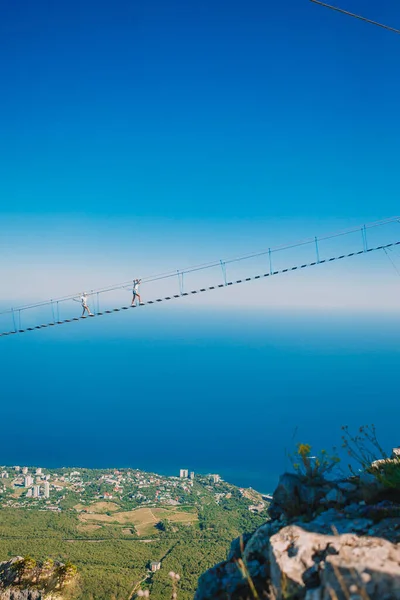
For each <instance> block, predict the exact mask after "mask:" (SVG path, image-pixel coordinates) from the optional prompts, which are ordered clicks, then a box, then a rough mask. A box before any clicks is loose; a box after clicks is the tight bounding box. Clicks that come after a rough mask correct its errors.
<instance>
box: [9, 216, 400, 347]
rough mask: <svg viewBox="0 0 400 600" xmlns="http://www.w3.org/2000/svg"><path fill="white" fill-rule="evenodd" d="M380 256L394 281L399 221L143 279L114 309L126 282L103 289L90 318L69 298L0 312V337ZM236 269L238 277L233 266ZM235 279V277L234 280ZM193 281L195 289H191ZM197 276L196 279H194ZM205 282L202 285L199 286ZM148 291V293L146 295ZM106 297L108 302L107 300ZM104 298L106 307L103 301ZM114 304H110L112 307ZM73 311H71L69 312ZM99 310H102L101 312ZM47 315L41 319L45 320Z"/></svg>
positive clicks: (94, 293)
mask: <svg viewBox="0 0 400 600" xmlns="http://www.w3.org/2000/svg"><path fill="white" fill-rule="evenodd" d="M378 251H381V252H382V253H384V254H385V255H386V256H387V258H388V259H389V261H390V262H391V265H392V266H393V267H394V269H395V270H396V272H397V274H398V275H399V276H400V268H399V267H398V266H397V264H396V259H398V258H400V254H397V252H400V217H392V218H390V219H386V220H383V221H377V222H374V223H368V224H366V225H362V226H359V227H354V228H351V229H347V230H341V231H338V232H335V233H331V234H328V235H324V236H320V237H318V236H314V237H311V238H307V239H305V240H300V241H297V242H293V243H291V244H288V245H283V246H277V247H273V248H266V249H264V250H261V251H259V252H254V253H251V254H246V255H243V256H239V257H236V258H230V259H227V260H223V259H219V260H217V261H214V262H210V263H205V264H200V265H195V266H192V267H188V268H186V269H183V270H174V271H170V272H166V273H161V274H158V275H153V276H149V277H142V279H141V282H142V286H143V293H142V296H143V298H144V297H145V298H146V299H145V300H144V301H142V302H140V304H138V305H136V304H133V305H132V306H131V305H126V303H125V305H121V301H120V303H119V305H117V306H115V304H116V302H117V300H118V298H119V296H120V292H121V291H122V290H124V291H132V285H133V284H132V279H131V280H129V281H125V282H123V283H119V284H115V285H112V286H108V287H105V288H100V289H95V290H90V291H88V305H89V306H90V308H91V310H92V311H93V314H91V315H87V316H86V315H82V316H76V315H75V316H74V314H73V313H74V312H75V311H76V305H73V301H76V300H77V298H78V297H79V296H80V295H81V294H82V292H80V293H79V294H71V295H69V296H63V297H60V298H55V299H51V300H47V301H43V302H38V303H34V304H29V305H25V306H20V307H17V308H10V309H8V310H3V311H1V312H0V326H1V327H2V328H3V325H2V324H3V323H4V325H5V324H6V323H7V322H8V323H9V326H8V329H5V330H3V331H1V332H0V337H5V336H9V335H15V334H20V333H27V332H30V331H36V330H39V329H43V328H49V327H54V326H58V325H64V324H70V323H74V322H79V321H84V320H86V319H93V318H97V317H101V316H105V315H110V314H113V313H117V312H120V311H129V310H132V309H136V310H138V309H139V307H140V310H141V309H142V307H145V306H150V305H153V304H159V303H160V302H169V301H173V300H178V299H181V298H185V297H188V296H193V295H196V294H204V293H207V292H211V291H213V290H218V289H221V288H227V287H231V286H237V285H241V284H244V283H248V282H251V281H258V280H265V279H267V278H271V277H275V276H277V275H283V274H289V273H293V272H295V271H302V270H304V269H308V268H311V267H322V266H323V265H327V264H329V263H333V262H334V261H337V262H339V261H343V260H345V259H350V258H352V257H357V256H361V255H370V254H371V253H376V252H378ZM239 266H240V267H241V269H240V274H239V277H238V267H239ZM235 275H236V276H235ZM193 276H196V278H197V280H199V279H202V281H201V282H199V281H197V283H198V284H199V285H197V286H196V287H194V286H193V287H192V286H191V278H193ZM199 276H201V277H199ZM205 283H207V284H205ZM152 291H153V294H154V295H152ZM110 297H111V298H112V301H111V300H110ZM107 298H108V302H107ZM112 302H114V305H113V304H112ZM73 306H75V310H74V309H73ZM103 306H104V308H103ZM46 316H47V319H46Z"/></svg>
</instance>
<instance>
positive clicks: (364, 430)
mask: <svg viewBox="0 0 400 600" xmlns="http://www.w3.org/2000/svg"><path fill="white" fill-rule="evenodd" d="M342 431H343V435H342V448H344V449H345V450H346V451H347V454H348V456H350V458H352V459H353V460H354V461H356V462H357V463H358V464H359V465H360V466H361V468H362V470H363V471H369V469H370V467H371V464H372V463H373V462H375V461H376V460H378V459H384V460H386V459H387V458H388V455H387V454H386V452H385V451H384V449H383V448H382V446H381V444H380V443H379V441H378V438H377V435H376V429H375V425H362V426H361V427H360V429H359V430H358V433H357V435H352V434H351V433H350V432H349V428H348V426H347V425H344V426H343V427H342ZM349 469H350V471H351V472H352V473H353V474H354V471H353V468H352V466H351V465H349Z"/></svg>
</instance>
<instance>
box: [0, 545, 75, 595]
mask: <svg viewBox="0 0 400 600" xmlns="http://www.w3.org/2000/svg"><path fill="white" fill-rule="evenodd" d="M75 578H76V567H75V566H74V565H71V564H63V563H60V562H56V561H52V560H50V559H49V560H46V561H43V562H41V563H38V562H36V561H35V560H34V559H33V558H31V557H29V556H28V557H25V558H23V557H22V556H16V557H15V558H12V559H10V560H8V561H5V562H2V563H0V600H62V599H63V591H64V590H65V589H66V588H67V587H71V584H73V582H74V581H75Z"/></svg>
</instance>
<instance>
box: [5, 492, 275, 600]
mask: <svg viewBox="0 0 400 600" xmlns="http://www.w3.org/2000/svg"><path fill="white" fill-rule="evenodd" d="M198 489H199V491H201V494H200V492H199V496H198V497H199V502H198V505H197V507H196V510H197V512H198V521H196V523H195V524H192V525H187V524H180V523H170V522H169V521H168V519H166V520H164V521H162V522H160V523H159V524H158V526H157V528H155V529H154V534H153V535H151V536H150V537H149V536H146V537H147V539H140V537H139V536H138V535H135V534H133V535H132V533H131V532H130V530H127V529H126V528H124V527H122V526H121V525H118V524H113V523H112V524H107V525H105V524H104V525H103V526H101V525H97V526H96V527H97V528H96V529H94V530H90V529H88V530H83V531H82V526H81V521H80V520H79V515H78V513H77V511H76V510H74V509H73V508H72V502H68V503H66V506H68V508H65V509H64V510H63V511H61V512H55V513H52V512H49V511H45V510H39V509H26V508H25V509H23V508H21V509H19V508H1V509H0V560H7V559H9V558H11V557H14V556H22V557H24V556H27V555H29V556H32V557H33V558H34V559H36V560H38V561H41V560H45V559H47V558H51V559H53V560H57V561H61V562H64V563H65V562H71V563H73V564H74V565H76V567H77V569H78V579H77V585H76V586H75V587H74V590H73V592H72V591H70V594H68V595H71V597H73V598H76V599H79V600H128V599H130V598H133V597H135V592H136V591H137V590H138V589H143V590H145V589H148V590H149V591H150V598H151V599H152V600H165V599H166V598H169V597H170V595H171V593H172V587H171V578H170V577H169V576H168V573H169V572H170V571H174V572H175V573H178V574H179V575H180V580H179V583H178V599H179V600H189V599H190V600H191V599H192V598H193V595H194V591H195V589H196V584H197V580H198V577H199V575H200V574H201V573H202V572H203V571H204V570H206V569H207V568H209V567H211V566H212V565H214V564H215V563H217V562H219V561H221V560H223V559H224V558H225V557H226V554H227V552H228V549H229V545H230V542H231V541H232V539H233V538H235V537H237V536H238V535H240V534H241V533H243V532H244V531H252V530H254V529H255V528H256V527H257V526H259V525H260V524H262V523H263V522H264V521H265V519H266V515H265V514H261V515H255V514H253V513H252V512H250V511H249V510H248V505H249V503H250V502H249V501H248V500H246V499H244V498H243V497H242V496H241V495H240V493H239V491H238V490H237V488H234V487H233V486H230V488H229V489H230V490H231V491H230V493H229V494H228V496H229V498H226V497H225V498H223V499H221V501H220V502H219V503H217V502H216V501H215V499H214V496H213V493H212V492H211V491H207V489H205V487H204V486H200V485H199V488H198ZM71 500H72V498H71ZM121 508H122V507H121ZM187 510H193V508H192V509H187ZM150 561H161V562H162V565H161V569H160V570H159V571H157V572H155V573H151V572H150V571H149V565H150Z"/></svg>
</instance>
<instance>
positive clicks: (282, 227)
mask: <svg viewBox="0 0 400 600" xmlns="http://www.w3.org/2000/svg"><path fill="white" fill-rule="evenodd" d="M341 6H342V7H343V8H346V9H347V10H350V11H354V12H358V13H362V14H363V15H365V16H366V17H369V18H371V19H375V20H378V21H381V22H384V23H387V24H389V25H392V26H394V27H400V5H399V4H397V3H394V2H392V1H391V0H380V1H379V2H378V1H376V0H374V1H372V0H341ZM399 53H400V36H398V35H396V34H393V33H390V32H388V31H384V30H381V29H379V28H377V27H373V26H371V25H367V24H365V23H361V22H359V21H356V20H354V19H351V18H349V17H345V16H343V15H340V14H338V13H335V12H332V11H330V10H327V9H324V8H322V7H320V6H317V5H315V4H312V3H311V2H309V1H308V0H287V1H286V2H285V1H279V2H266V1H265V0H246V1H244V0H242V1H239V0H229V1H228V0H202V1H200V0H190V1H187V0H170V1H168V2H166V1H165V0H146V2H138V1H137V0H129V1H128V0H116V1H115V2H109V1H105V0H96V2H94V1H93V0H86V1H85V2H78V1H77V0H69V1H68V2H66V1H60V2H52V1H50V0H47V1H46V0H37V1H36V2H31V1H30V0H29V1H28V0H20V1H19V2H11V1H7V2H6V3H3V5H2V7H1V8H0V86H1V89H2V93H1V95H0V131H1V137H0V216H1V219H0V250H1V254H2V261H1V264H0V277H1V280H2V292H1V297H0V304H1V306H2V307H9V306H18V305H19V304H24V303H26V302H30V301H31V300H38V299H47V298H51V297H55V296H62V295H64V294H68V293H75V292H78V291H80V290H82V289H84V288H87V289H92V288H96V287H101V286H103V285H108V284H112V283H114V282H118V281H126V280H128V279H130V278H132V277H133V276H136V275H138V276H145V275H148V274H152V273H157V272H159V271H163V270H166V269H167V270H170V269H174V268H179V267H182V266H187V265H190V264H192V263H200V262H204V261H209V260H213V259H219V258H226V257H230V256H235V255H237V254H240V253H246V252H248V251H252V250H258V249H261V248H265V247H268V246H275V245H277V244H281V243H285V242H290V241H292V240H293V239H297V238H303V237H308V236H312V235H315V234H324V233H327V232H330V231H333V230H336V229H338V228H342V227H343V228H346V227H350V226H353V225H358V224H362V223H364V222H369V221H374V220H378V219H382V218H386V217H390V216H394V215H396V214H398V213H399V212H400V211H399V207H398V164H399V155H398V154H399V139H400V121H399V119H398V107H399V100H400V79H399V77H398V59H399ZM398 227H399V231H400V224H399V226H398ZM339 253H340V252H339ZM364 258H365V260H364ZM399 259H400V256H399ZM357 261H358V262H357ZM398 262H399V264H400V260H398ZM257 285H258V287H257V286H256V285H254V286H249V288H246V290H245V289H244V288H243V289H241V290H238V291H237V292H232V293H231V290H229V291H224V293H221V294H219V295H218V294H216V295H215V296H214V297H213V298H212V299H210V300H208V299H204V300H202V301H201V302H197V304H196V300H194V299H192V300H191V301H190V303H189V302H188V303H187V307H188V309H187V315H186V317H185V319H186V321H185V323H188V324H189V323H190V322H194V321H195V320H196V318H197V317H196V311H201V310H202V309H203V307H205V308H207V310H210V309H215V310H217V309H218V310H220V309H224V308H226V307H229V308H230V309H231V310H232V311H233V313H234V312H235V310H236V311H237V312H238V313H240V315H239V316H240V318H239V320H238V323H239V322H240V323H242V325H243V327H246V313H245V310H246V307H250V308H251V307H254V309H257V310H264V309H270V308H275V309H277V308H279V309H280V310H282V309H288V310H289V311H290V312H291V314H292V315H295V314H297V312H298V310H299V309H300V308H301V309H305V310H308V311H310V309H313V310H315V309H318V310H319V311H322V312H324V313H325V314H327V315H329V314H330V311H332V309H341V310H342V311H345V312H346V311H347V312H349V313H357V312H360V311H364V312H365V311H367V312H368V313H371V314H372V315H375V316H373V317H372V318H373V319H375V321H374V323H375V326H376V324H377V323H379V319H380V317H381V315H382V313H384V312H385V313H390V312H393V311H397V310H398V309H397V307H398V301H397V298H398V294H399V285H400V278H399V277H398V276H397V275H396V272H395V271H394V269H393V268H392V266H391V265H390V263H389V261H388V260H387V258H386V257H385V256H384V255H383V254H381V255H379V256H374V257H372V256H369V257H361V259H360V260H358V259H355V260H354V261H353V262H348V263H344V262H343V263H341V264H340V265H339V266H336V265H331V266H329V267H326V268H325V267H324V269H323V270H320V271H319V272H318V273H316V272H315V273H311V272H310V273H309V272H308V271H307V273H306V272H305V271H304V273H301V274H297V275H293V276H290V277H288V278H286V279H283V278H282V279H280V280H279V281H278V280H277V279H276V280H274V282H273V285H272V281H268V282H265V283H263V284H257ZM143 292H144V293H146V289H145V288H143ZM210 298H211V296H210ZM126 300H129V296H128V295H127V296H126ZM118 303H119V301H118ZM72 304H73V303H72ZM238 305H239V306H238ZM185 306H186V304H183V303H182V304H181V305H180V307H181V308H180V310H182V311H183V310H186V309H185ZM74 308H75V309H76V308H78V309H79V307H77V306H75V307H74ZM146 310H147V309H146ZM152 310H156V309H152ZM171 310H173V311H175V312H174V315H175V316H176V309H175V308H174V309H171ZM193 311H194V312H193ZM163 314H164V313H163ZM165 314H166V315H168V314H169V313H168V312H167V313H165ZM171 314H172V313H171ZM307 314H308V318H312V317H310V312H308V313H307ZM216 315H217V313H215V314H214V315H213V319H214V320H213V321H212V322H213V323H216V322H217V321H218V319H217V317H216ZM175 316H174V318H175ZM166 318H168V317H166ZM232 318H234V317H232ZM116 322H117V321H116ZM151 322H152V321H151V319H150V320H148V321H146V323H147V325H148V327H149V330H151V327H152V326H151ZM161 322H162V321H161ZM210 322H211V321H210ZM324 322H325V321H324ZM370 322H371V321H370ZM125 323H129V324H130V325H132V324H133V323H134V317H133V316H132V315H130V316H129V317H128V316H127V318H126V321H125ZM154 323H155V324H154V328H153V329H154V331H155V330H156V329H157V331H159V327H160V320H156V321H154ZM346 323H347V325H346V327H348V323H349V322H348V321H346ZM83 325H86V323H85V324H80V325H79V326H77V327H78V329H75V330H74V331H76V332H77V333H76V335H77V336H78V337H77V338H76V340H77V343H78V344H79V341H80V340H81V341H82V343H83V342H84V341H85V338H84V337H79V336H80V335H81V336H82V335H86V334H83V333H78V331H83V330H82V329H79V327H81V326H83ZM88 326H89V327H90V328H91V329H90V331H96V332H97V334H100V335H102V334H103V333H104V336H105V337H107V335H108V333H107V332H108V331H109V329H108V326H102V325H98V324H97V323H96V326H95V324H94V323H90V325H89V324H88ZM102 327H103V329H102ZM290 327H291V328H293V327H294V331H297V330H296V327H295V326H294V325H293V321H291V326H290ZM217 330H218V328H217V326H216V325H215V328H214V332H217ZM118 331H121V332H122V331H123V326H122V325H121V328H120V329H118ZM154 331H152V333H151V335H154ZM185 331H186V332H187V333H186V335H187V341H190V325H188V326H187V328H186V329H185ZM46 333H47V332H38V333H37V334H34V335H36V336H37V337H36V338H35V339H37V340H38V349H37V351H38V352H39V349H40V340H42V339H43V336H44V335H45V334H46ZM297 334H299V332H297V333H295V334H294V335H297ZM51 335H52V337H51V338H48V339H49V340H50V339H51V344H54V348H56V349H57V350H56V351H57V352H60V360H61V361H63V362H64V364H66V365H67V366H68V368H72V365H73V364H74V354H73V352H72V350H71V349H70V350H69V351H67V350H66V349H65V348H64V346H63V344H64V343H67V342H66V341H65V340H68V339H69V335H70V334H69V333H58V334H55V333H52V334H51ZM121 335H122V333H121ZM143 335H144V334H143ZM149 335H150V334H149ZM165 335H166V336H167V337H168V336H169V333H168V332H165ZM182 335H183V334H182ZM215 335H219V334H217V333H215ZM221 335H223V334H222V333H221ZM57 336H59V337H57ZM141 339H144V338H141ZM179 339H181V338H179ZM1 343H2V344H3V341H2V342H1ZM7 343H8V342H7ZM22 343H23V342H22V341H18V342H12V344H17V346H18V344H22ZM49 343H50V342H49ZM143 343H144V342H143ZM185 343H186V342H185ZM193 343H194V344H195V342H194V341H193ZM210 343H211V342H210ZM32 344H34V342H32ZM51 344H50V345H51ZM58 344H60V345H58ZM361 345H362V344H361ZM17 346H15V345H13V348H15V347H17ZM384 346H385V344H384V343H383V342H382V347H384ZM52 347H53V346H52ZM113 347H114V346H113ZM201 348H203V346H202V345H200V349H199V354H196V359H194V360H195V361H196V364H198V365H199V369H200V368H201V367H202V364H203V363H202V361H203V360H208V359H207V358H206V357H205V355H203V354H202V352H201ZM35 352H36V350H35ZM46 352H47V351H46ZM173 352H174V354H173V355H174V356H178V355H179V352H178V350H176V347H175V346H174V351H173ZM28 354H29V353H28ZM23 356H25V357H26V354H23ZM292 359H293V356H292ZM292 359H291V360H292ZM26 360H28V359H27V358H26ZM244 360H245V359H244ZM282 360H284V359H283V358H282ZM285 360H286V359H285ZM288 360H289V358H288ZM115 361H116V362H118V361H117V358H116V357H115ZM22 366H23V365H22ZM150 367H151V365H148V367H147V368H148V373H150V371H151V369H150ZM152 368H153V370H154V368H157V365H153V367H152ZM10 369H11V367H10ZM10 375H11V376H10V381H9V388H7V389H10V390H12V389H14V388H13V381H15V377H16V375H15V374H13V375H12V369H11V370H10ZM149 376H151V375H149ZM79 377H80V379H79V378H78V380H77V381H78V382H80V383H82V384H84V386H86V385H88V382H87V381H86V380H85V376H84V374H82V373H81V374H80V375H79ZM171 385H172V384H171ZM78 387H79V386H78ZM128 389H129V384H128V383H127V384H126V387H125V388H124V393H126V392H127V391H128ZM234 389H235V388H234V387H233V391H234ZM98 392H99V393H100V396H101V391H100V390H98ZM20 393H21V398H25V395H24V394H25V392H24V391H23V390H21V391H20ZM34 393H35V394H39V392H34ZM53 393H54V390H53V391H52V392H50V391H49V394H50V395H52V394H53ZM77 393H78V395H79V391H78V392H77ZM22 402H25V400H23V399H22ZM26 427H27V428H28V424H27V423H26ZM27 430H28V429H27Z"/></svg>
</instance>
